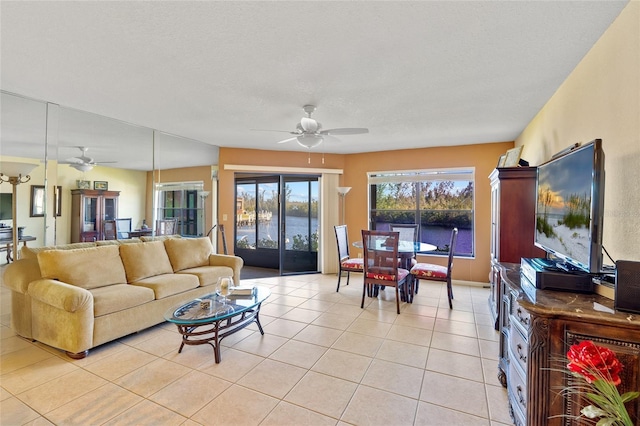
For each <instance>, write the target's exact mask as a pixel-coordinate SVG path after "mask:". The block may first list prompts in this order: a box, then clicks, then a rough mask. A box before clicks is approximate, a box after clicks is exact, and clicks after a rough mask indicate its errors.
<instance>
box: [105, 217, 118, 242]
mask: <svg viewBox="0 0 640 426" xmlns="http://www.w3.org/2000/svg"><path fill="white" fill-rule="evenodd" d="M102 233H103V235H104V239H105V240H117V239H118V234H117V231H116V221H115V220H105V221H103V222H102Z"/></svg>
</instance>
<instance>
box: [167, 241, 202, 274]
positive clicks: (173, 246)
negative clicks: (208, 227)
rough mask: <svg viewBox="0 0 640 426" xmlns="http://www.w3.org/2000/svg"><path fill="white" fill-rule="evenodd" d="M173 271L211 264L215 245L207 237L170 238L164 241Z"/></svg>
mask: <svg viewBox="0 0 640 426" xmlns="http://www.w3.org/2000/svg"><path fill="white" fill-rule="evenodd" d="M164 247H165V248H166V250H167V254H168V255H169V260H170V261H171V266H172V267H173V271H174V272H177V271H182V270H183V269H187V268H196V267H198V266H207V265H209V255H210V254H211V253H213V246H212V245H211V241H210V240H209V238H207V237H202V238H170V239H168V240H165V241H164Z"/></svg>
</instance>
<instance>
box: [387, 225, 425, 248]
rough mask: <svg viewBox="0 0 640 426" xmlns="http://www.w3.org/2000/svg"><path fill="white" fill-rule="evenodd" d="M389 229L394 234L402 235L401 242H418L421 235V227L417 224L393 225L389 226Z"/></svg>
mask: <svg viewBox="0 0 640 426" xmlns="http://www.w3.org/2000/svg"><path fill="white" fill-rule="evenodd" d="M389 229H390V230H391V231H393V232H399V233H400V241H413V242H414V243H417V242H418V236H419V235H420V225H418V224H417V223H392V224H391V225H389Z"/></svg>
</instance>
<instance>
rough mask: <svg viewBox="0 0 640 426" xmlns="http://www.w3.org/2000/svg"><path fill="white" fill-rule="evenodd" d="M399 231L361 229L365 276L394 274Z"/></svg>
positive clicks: (396, 265) (396, 266) (395, 271)
mask: <svg viewBox="0 0 640 426" xmlns="http://www.w3.org/2000/svg"><path fill="white" fill-rule="evenodd" d="M399 240H400V233H399V232H391V231H369V230H366V229H363V230H362V248H363V250H364V273H365V277H369V278H370V277H372V276H375V275H387V276H396V275H397V273H398V272H397V271H398V241H399Z"/></svg>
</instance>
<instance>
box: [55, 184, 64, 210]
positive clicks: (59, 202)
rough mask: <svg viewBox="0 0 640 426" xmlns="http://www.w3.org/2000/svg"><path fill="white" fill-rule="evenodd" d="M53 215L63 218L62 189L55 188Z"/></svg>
mask: <svg viewBox="0 0 640 426" xmlns="http://www.w3.org/2000/svg"><path fill="white" fill-rule="evenodd" d="M53 215H54V216H62V187H61V186H54V187H53Z"/></svg>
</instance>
